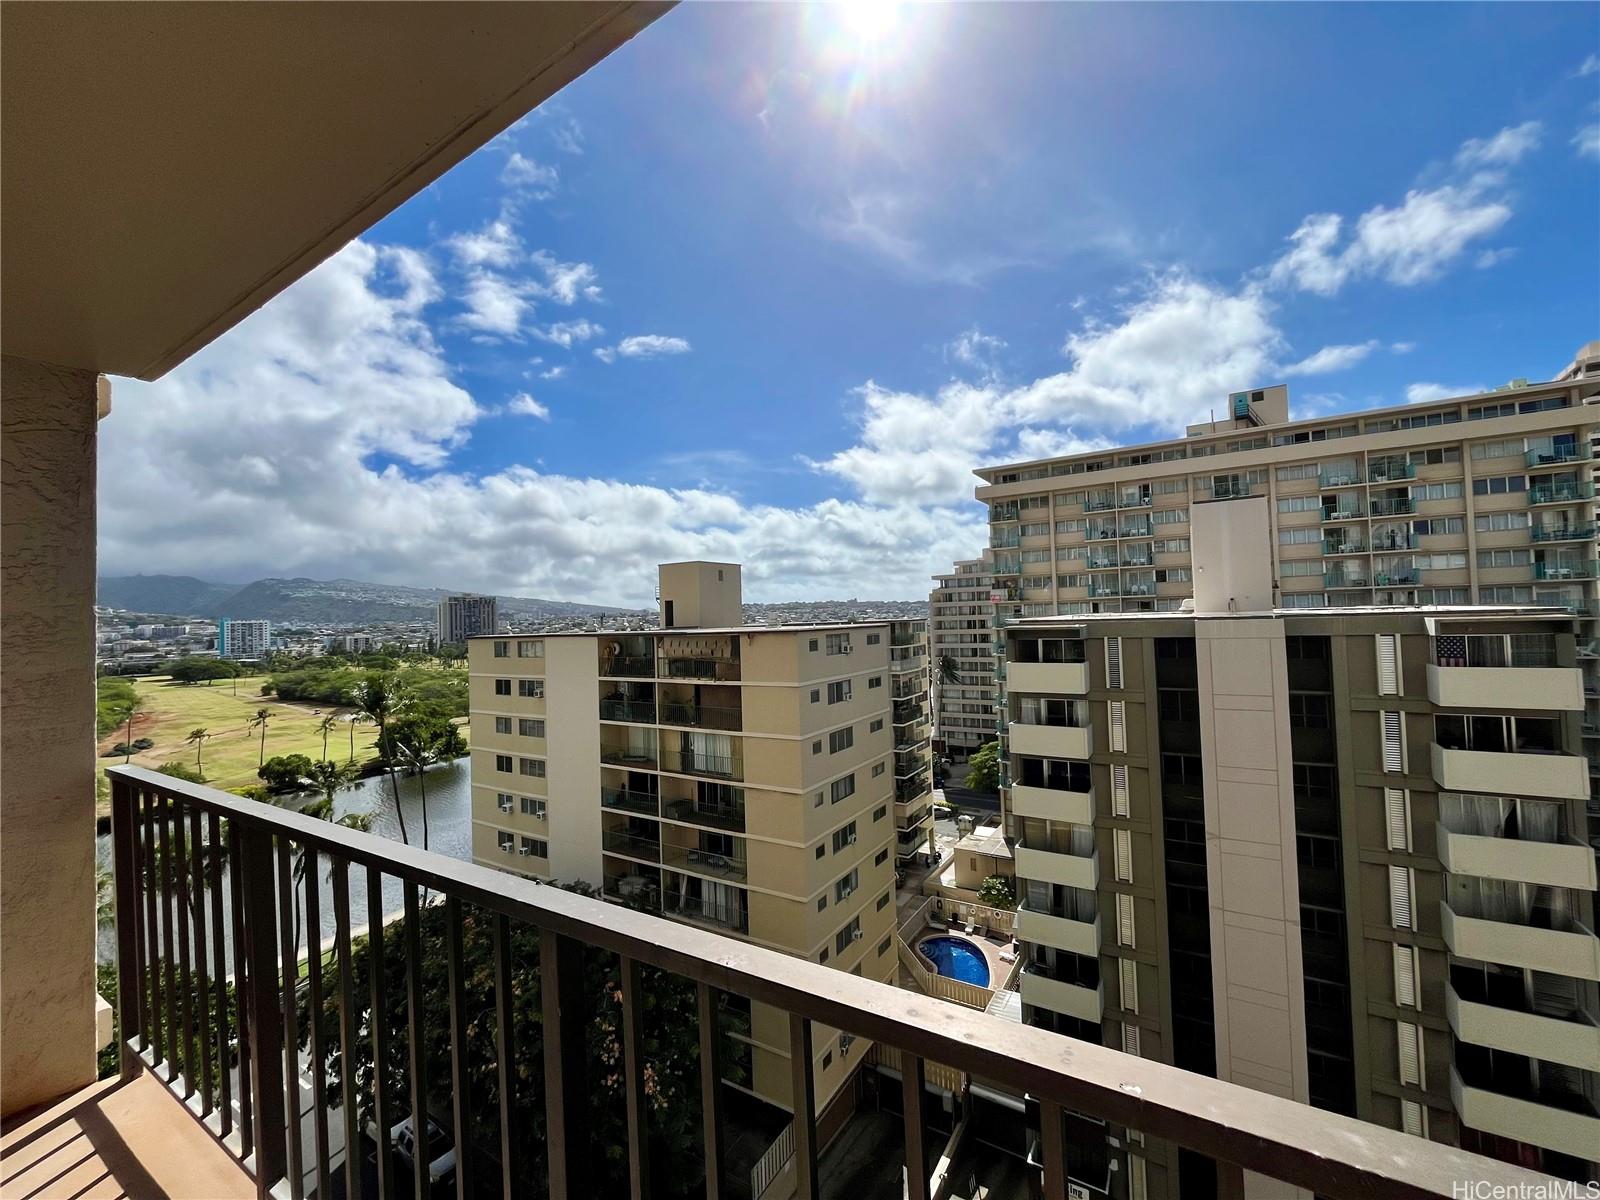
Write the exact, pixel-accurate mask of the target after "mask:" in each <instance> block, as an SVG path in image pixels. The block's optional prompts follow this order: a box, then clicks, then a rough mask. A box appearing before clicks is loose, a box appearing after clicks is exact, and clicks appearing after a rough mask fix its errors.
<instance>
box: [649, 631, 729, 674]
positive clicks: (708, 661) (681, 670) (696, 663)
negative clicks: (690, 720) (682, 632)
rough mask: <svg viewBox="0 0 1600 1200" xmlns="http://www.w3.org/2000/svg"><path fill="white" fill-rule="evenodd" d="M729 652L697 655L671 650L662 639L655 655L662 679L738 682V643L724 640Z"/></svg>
mask: <svg viewBox="0 0 1600 1200" xmlns="http://www.w3.org/2000/svg"><path fill="white" fill-rule="evenodd" d="M726 640H727V641H728V642H729V643H730V645H731V650H730V651H725V652H724V653H721V654H718V653H703V652H700V653H697V652H695V651H693V650H672V649H668V648H667V646H666V643H667V639H665V638H663V639H662V649H661V651H660V653H659V654H658V655H657V664H656V665H657V666H658V667H659V669H660V670H659V673H660V676H661V678H662V679H703V680H707V681H708V682H714V683H738V682H739V655H738V643H737V642H733V641H732V639H726Z"/></svg>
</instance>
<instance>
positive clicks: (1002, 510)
mask: <svg viewBox="0 0 1600 1200" xmlns="http://www.w3.org/2000/svg"><path fill="white" fill-rule="evenodd" d="M1021 516H1022V514H1021V512H1020V511H1019V510H1018V509H1017V506H1016V505H1015V504H991V505H990V506H989V520H990V521H991V522H995V521H1016V520H1020V519H1021Z"/></svg>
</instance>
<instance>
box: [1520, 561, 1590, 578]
mask: <svg viewBox="0 0 1600 1200" xmlns="http://www.w3.org/2000/svg"><path fill="white" fill-rule="evenodd" d="M1596 575H1600V562H1597V561H1596V560H1594V559H1592V558H1577V557H1571V558H1568V557H1560V558H1555V557H1551V558H1543V559H1536V560H1534V564H1533V577H1534V578H1535V579H1593V578H1595V576H1596Z"/></svg>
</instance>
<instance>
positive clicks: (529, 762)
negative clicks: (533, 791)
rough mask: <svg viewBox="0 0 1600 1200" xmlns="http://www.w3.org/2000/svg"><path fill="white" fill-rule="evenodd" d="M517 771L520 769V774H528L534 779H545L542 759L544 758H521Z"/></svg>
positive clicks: (518, 761)
mask: <svg viewBox="0 0 1600 1200" xmlns="http://www.w3.org/2000/svg"><path fill="white" fill-rule="evenodd" d="M517 771H518V773H519V774H522V775H528V776H531V777H532V778H534V779H543V778H544V759H542V758H519V759H518V760H517Z"/></svg>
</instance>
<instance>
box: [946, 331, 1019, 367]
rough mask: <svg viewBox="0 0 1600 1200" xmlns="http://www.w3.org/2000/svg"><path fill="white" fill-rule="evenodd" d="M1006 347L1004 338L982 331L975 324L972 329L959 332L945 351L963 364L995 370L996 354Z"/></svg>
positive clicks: (948, 356)
mask: <svg viewBox="0 0 1600 1200" xmlns="http://www.w3.org/2000/svg"><path fill="white" fill-rule="evenodd" d="M1005 348H1006V344H1005V342H1004V341H1003V340H1002V339H1000V338H997V337H993V336H991V335H989V334H987V333H983V332H980V331H979V329H978V327H977V326H976V325H974V326H973V327H972V328H971V329H968V330H964V331H963V332H961V333H959V334H957V335H956V338H955V340H954V341H952V342H951V343H950V344H949V345H947V346H946V347H945V348H944V351H945V356H946V357H947V358H953V359H955V361H956V362H958V363H961V364H962V365H963V366H967V367H973V368H975V369H977V370H980V371H993V370H994V369H995V363H994V360H995V356H996V355H997V354H999V353H1000V351H1002V350H1004V349H1005Z"/></svg>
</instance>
